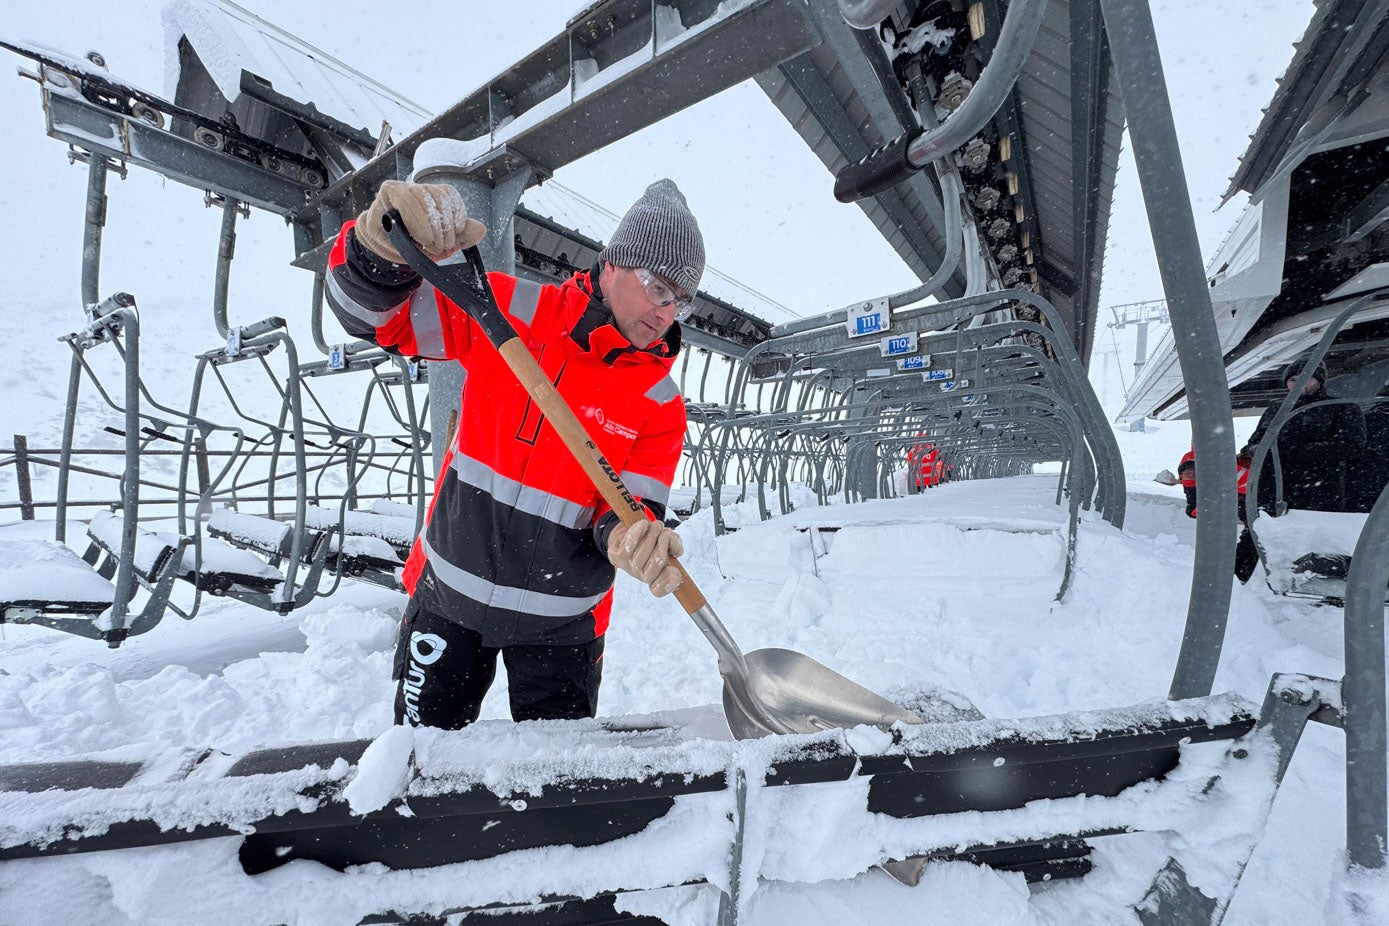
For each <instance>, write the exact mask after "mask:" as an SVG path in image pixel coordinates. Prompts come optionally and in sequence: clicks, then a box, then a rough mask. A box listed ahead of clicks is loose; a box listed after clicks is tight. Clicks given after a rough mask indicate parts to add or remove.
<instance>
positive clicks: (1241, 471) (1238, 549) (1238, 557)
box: [1177, 447, 1259, 582]
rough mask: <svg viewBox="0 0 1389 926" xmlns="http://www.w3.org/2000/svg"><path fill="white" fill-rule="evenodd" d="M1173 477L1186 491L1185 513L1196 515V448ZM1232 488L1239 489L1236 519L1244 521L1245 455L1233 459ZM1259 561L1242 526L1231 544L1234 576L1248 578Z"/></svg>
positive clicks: (1244, 579)
mask: <svg viewBox="0 0 1389 926" xmlns="http://www.w3.org/2000/svg"><path fill="white" fill-rule="evenodd" d="M1177 477H1178V478H1179V479H1180V480H1181V483H1182V491H1183V492H1184V493H1185V494H1186V516H1187V517H1188V518H1194V517H1196V448H1195V447H1192V448H1191V449H1190V450H1188V451H1187V452H1186V455H1185V456H1183V457H1182V460H1181V462H1180V463H1178V464H1177ZM1235 490H1236V491H1237V492H1239V520H1240V523H1241V524H1244V523H1245V521H1244V500H1245V495H1246V494H1247V493H1248V491H1249V458H1248V457H1246V456H1242V455H1241V456H1240V457H1238V458H1237V459H1236V460H1235ZM1258 562H1259V551H1258V549H1257V548H1256V547H1255V546H1254V538H1253V537H1251V536H1250V534H1249V528H1248V527H1246V528H1244V529H1243V530H1242V531H1241V532H1240V537H1239V543H1238V544H1237V545H1236V546H1235V577H1236V578H1238V579H1239V580H1240V581H1241V582H1248V581H1249V578H1250V576H1252V575H1254V567H1255V565H1257V564H1258Z"/></svg>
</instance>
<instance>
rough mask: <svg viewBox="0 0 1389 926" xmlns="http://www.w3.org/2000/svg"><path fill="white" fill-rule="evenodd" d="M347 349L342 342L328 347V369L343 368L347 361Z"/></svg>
mask: <svg viewBox="0 0 1389 926" xmlns="http://www.w3.org/2000/svg"><path fill="white" fill-rule="evenodd" d="M346 354H347V351H346V350H345V349H344V348H343V346H342V345H341V344H334V345H333V346H332V347H330V348H328V369H330V370H341V369H342V368H343V366H344V365H345V363H346V359H347V358H346V356H345V355H346Z"/></svg>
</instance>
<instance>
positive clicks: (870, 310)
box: [845, 296, 892, 338]
mask: <svg viewBox="0 0 1389 926" xmlns="http://www.w3.org/2000/svg"><path fill="white" fill-rule="evenodd" d="M891 324H892V319H891V317H890V316H889V314H888V307H887V297H886V296H884V297H881V298H878V299H869V300H868V301H867V302H856V303H854V304H853V305H851V306H849V309H848V316H847V318H846V319H845V330H846V331H847V333H848V335H849V337H851V338H858V337H862V336H863V335H865V334H877V333H879V332H882V331H887V330H888V328H889V327H890V326H891Z"/></svg>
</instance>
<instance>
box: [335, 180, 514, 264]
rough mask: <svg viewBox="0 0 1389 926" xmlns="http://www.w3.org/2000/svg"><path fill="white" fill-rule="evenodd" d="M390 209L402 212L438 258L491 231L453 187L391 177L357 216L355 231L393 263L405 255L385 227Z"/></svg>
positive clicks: (417, 238)
mask: <svg viewBox="0 0 1389 926" xmlns="http://www.w3.org/2000/svg"><path fill="white" fill-rule="evenodd" d="M390 209H395V210H396V211H397V212H399V213H400V218H401V221H403V222H404V223H405V230H406V231H407V232H409V233H410V237H411V238H412V239H414V242H415V243H416V244H418V245H419V246H420V250H421V251H423V252H424V253H425V254H426V255H428V256H429V258H430V259H431V260H433V261H436V262H437V261H441V260H443V259H444V258H446V257H449V256H451V255H453V254H455V253H457V252H458V251H461V250H463V249H464V248H470V247H472V246H474V245H475V244H477V243H478V242H479V241H481V240H482V237H483V235H485V234H487V227H486V226H485V225H483V224H482V223H481V222H479V221H478V220H477V219H470V218H468V207H467V206H465V205H464V204H463V197H462V196H461V195H460V194H459V192H458V191H457V190H455V189H454V188H453V187H451V186H448V185H447V184H443V183H407V182H406V181H404V180H387V181H385V182H384V183H382V184H381V189H379V190H377V191H376V198H375V199H373V200H372V201H371V205H370V206H368V207H367V208H366V210H365V211H364V212H363V213H362V214H361V215H359V216H357V224H356V226H355V231H356V232H357V240H358V241H360V242H361V243H362V245H363V247H365V248H366V249H367V250H368V251H371V252H372V253H374V254H377V255H379V256H381V257H384V258H386V260H388V261H390V262H391V263H393V264H403V263H405V258H403V257H401V256H400V252H399V251H397V250H396V249H395V246H394V245H393V244H391V239H390V238H389V237H387V236H386V230H385V229H384V228H382V227H381V217H382V216H383V215H385V214H386V212H387V210H390Z"/></svg>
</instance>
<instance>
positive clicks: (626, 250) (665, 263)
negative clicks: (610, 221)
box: [598, 180, 704, 297]
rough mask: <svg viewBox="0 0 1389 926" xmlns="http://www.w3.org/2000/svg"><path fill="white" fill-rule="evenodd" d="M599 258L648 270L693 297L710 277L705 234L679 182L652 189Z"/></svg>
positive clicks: (625, 218)
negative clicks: (706, 270)
mask: <svg viewBox="0 0 1389 926" xmlns="http://www.w3.org/2000/svg"><path fill="white" fill-rule="evenodd" d="M598 258H599V259H600V260H605V261H607V262H608V263H610V264H614V265H616V266H618V267H643V268H645V269H647V270H650V271H651V272H652V273H655V274H659V275H660V276H662V277H665V278H666V279H667V280H669V281H670V282H672V283H674V284H675V285H676V286H678V287H679V288H680V289H681V290H682V291H683V292H684V293H685V295H687V296H690V297H693V296H694V294H695V293H696V292H698V291H699V278H700V277H702V276H703V275H704V236H703V235H702V234H700V231H699V223H698V222H696V221H695V217H694V216H693V215H692V214H691V213H690V207H689V205H688V204H686V202H685V196H684V194H682V193H681V192H680V189H679V187H677V186H676V185H675V181H673V180H657V181H656V182H655V183H653V184H651V186H649V187H647V188H646V192H645V193H643V194H642V195H641V199H638V200H637V201H636V202H635V203H633V204H632V208H630V209H628V210H627V214H626V215H624V216H623V217H622V221H621V222H619V223H618V224H617V231H615V232H613V236H612V240H611V241H609V242H608V246H607V247H606V248H604V249H603V253H602V254H599V255H598Z"/></svg>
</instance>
